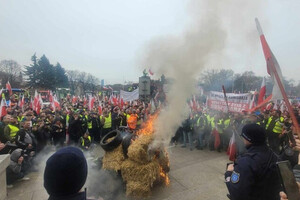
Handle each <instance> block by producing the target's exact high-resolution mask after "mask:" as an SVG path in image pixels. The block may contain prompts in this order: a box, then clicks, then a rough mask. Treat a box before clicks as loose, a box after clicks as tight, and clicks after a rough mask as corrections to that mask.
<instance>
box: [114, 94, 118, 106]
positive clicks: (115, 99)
mask: <svg viewBox="0 0 300 200" xmlns="http://www.w3.org/2000/svg"><path fill="white" fill-rule="evenodd" d="M113 103H114V106H117V105H118V98H117V97H116V96H114V97H113Z"/></svg>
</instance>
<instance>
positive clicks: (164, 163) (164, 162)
mask: <svg viewBox="0 0 300 200" xmlns="http://www.w3.org/2000/svg"><path fill="white" fill-rule="evenodd" d="M158 163H159V165H160V166H161V167H162V169H163V170H164V172H169V171H170V160H169V156H168V154H167V153H166V152H163V153H162V154H161V156H160V157H159V158H158Z"/></svg>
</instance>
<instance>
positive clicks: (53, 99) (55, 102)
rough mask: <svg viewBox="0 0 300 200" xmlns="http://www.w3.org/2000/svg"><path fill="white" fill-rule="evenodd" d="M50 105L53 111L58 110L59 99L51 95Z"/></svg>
mask: <svg viewBox="0 0 300 200" xmlns="http://www.w3.org/2000/svg"><path fill="white" fill-rule="evenodd" d="M51 107H52V110H53V111H54V112H55V111H56V109H58V110H60V109H61V107H60V103H59V101H58V100H57V98H56V96H55V95H54V96H52V102H51Z"/></svg>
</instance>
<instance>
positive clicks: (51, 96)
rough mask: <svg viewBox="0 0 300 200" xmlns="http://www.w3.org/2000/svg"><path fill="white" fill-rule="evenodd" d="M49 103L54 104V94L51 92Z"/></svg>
mask: <svg viewBox="0 0 300 200" xmlns="http://www.w3.org/2000/svg"><path fill="white" fill-rule="evenodd" d="M49 102H53V93H52V91H50V94H49Z"/></svg>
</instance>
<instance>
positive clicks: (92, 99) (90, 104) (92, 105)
mask: <svg viewBox="0 0 300 200" xmlns="http://www.w3.org/2000/svg"><path fill="white" fill-rule="evenodd" d="M94 103H95V97H92V96H90V97H89V110H92V109H93V107H94Z"/></svg>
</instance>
